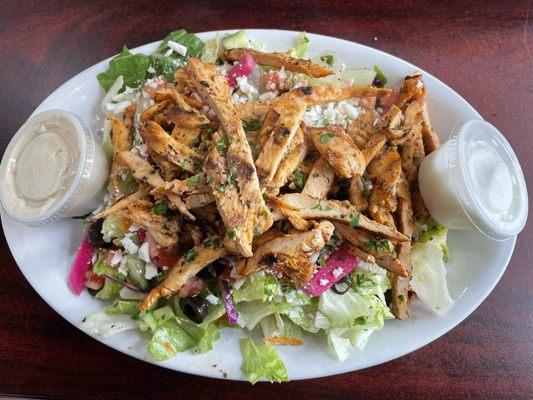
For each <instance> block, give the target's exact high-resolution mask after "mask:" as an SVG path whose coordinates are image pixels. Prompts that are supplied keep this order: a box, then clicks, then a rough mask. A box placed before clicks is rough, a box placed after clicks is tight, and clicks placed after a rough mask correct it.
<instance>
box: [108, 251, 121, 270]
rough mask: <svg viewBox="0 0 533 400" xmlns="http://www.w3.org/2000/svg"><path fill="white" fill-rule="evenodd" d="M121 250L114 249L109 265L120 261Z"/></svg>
mask: <svg viewBox="0 0 533 400" xmlns="http://www.w3.org/2000/svg"><path fill="white" fill-rule="evenodd" d="M123 258H124V257H123V255H122V250H116V251H115V252H114V253H113V258H112V259H111V266H112V267H114V266H115V265H117V264H118V263H120V262H121V261H122V259H123Z"/></svg>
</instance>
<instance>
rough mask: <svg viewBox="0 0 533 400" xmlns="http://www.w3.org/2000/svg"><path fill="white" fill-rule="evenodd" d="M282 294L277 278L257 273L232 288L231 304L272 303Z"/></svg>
mask: <svg viewBox="0 0 533 400" xmlns="http://www.w3.org/2000/svg"><path fill="white" fill-rule="evenodd" d="M282 293H283V291H282V289H281V285H280V284H279V282H278V280H277V278H276V277H275V276H272V275H266V274H265V273H262V272H260V273H257V274H255V275H252V276H250V277H247V278H245V280H244V282H243V283H242V285H241V286H239V287H238V288H234V289H233V292H232V295H233V302H234V303H240V302H249V301H255V300H261V301H272V300H274V298H275V297H276V296H280V295H281V294H282Z"/></svg>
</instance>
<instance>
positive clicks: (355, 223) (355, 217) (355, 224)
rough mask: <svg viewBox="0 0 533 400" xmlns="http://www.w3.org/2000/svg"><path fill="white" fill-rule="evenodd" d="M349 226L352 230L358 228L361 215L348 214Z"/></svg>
mask: <svg viewBox="0 0 533 400" xmlns="http://www.w3.org/2000/svg"><path fill="white" fill-rule="evenodd" d="M350 218H351V220H350V226H351V227H352V228H357V227H358V226H359V219H360V218H361V213H357V214H350Z"/></svg>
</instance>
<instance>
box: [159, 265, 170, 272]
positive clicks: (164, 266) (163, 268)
mask: <svg viewBox="0 0 533 400" xmlns="http://www.w3.org/2000/svg"><path fill="white" fill-rule="evenodd" d="M161 269H162V270H163V271H168V270H169V268H168V267H167V266H166V265H163V266H162V267H161Z"/></svg>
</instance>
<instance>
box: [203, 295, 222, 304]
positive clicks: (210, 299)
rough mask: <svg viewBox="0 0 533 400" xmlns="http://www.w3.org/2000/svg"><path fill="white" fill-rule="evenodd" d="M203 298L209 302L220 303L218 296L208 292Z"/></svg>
mask: <svg viewBox="0 0 533 400" xmlns="http://www.w3.org/2000/svg"><path fill="white" fill-rule="evenodd" d="M205 299H206V300H207V301H208V302H210V303H211V304H218V303H220V300H218V297H217V296H215V295H213V294H208V295H207V296H205Z"/></svg>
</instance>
